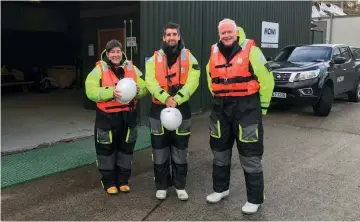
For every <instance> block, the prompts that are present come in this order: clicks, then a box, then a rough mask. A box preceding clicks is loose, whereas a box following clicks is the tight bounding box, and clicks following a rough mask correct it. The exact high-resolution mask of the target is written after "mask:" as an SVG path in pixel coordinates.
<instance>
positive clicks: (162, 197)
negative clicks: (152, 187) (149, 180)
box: [156, 190, 167, 200]
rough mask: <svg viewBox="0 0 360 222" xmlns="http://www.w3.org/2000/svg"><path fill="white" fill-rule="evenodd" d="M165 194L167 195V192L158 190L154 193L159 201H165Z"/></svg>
mask: <svg viewBox="0 0 360 222" xmlns="http://www.w3.org/2000/svg"><path fill="white" fill-rule="evenodd" d="M166 194H167V190H158V191H156V198H157V199H159V200H165V199H166Z"/></svg>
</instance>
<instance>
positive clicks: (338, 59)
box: [334, 56, 346, 64]
mask: <svg viewBox="0 0 360 222" xmlns="http://www.w3.org/2000/svg"><path fill="white" fill-rule="evenodd" d="M345 62H346V58H345V57H341V56H339V57H336V58H335V59H334V63H335V64H343V63H345Z"/></svg>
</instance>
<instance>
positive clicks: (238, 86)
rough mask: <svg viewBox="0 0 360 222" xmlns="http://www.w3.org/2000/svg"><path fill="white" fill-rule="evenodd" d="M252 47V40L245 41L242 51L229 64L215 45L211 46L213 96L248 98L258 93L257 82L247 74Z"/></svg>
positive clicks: (210, 64)
mask: <svg viewBox="0 0 360 222" xmlns="http://www.w3.org/2000/svg"><path fill="white" fill-rule="evenodd" d="M254 45H255V42H254V41H253V40H249V39H247V40H246V42H245V44H244V47H243V48H242V50H241V51H239V52H238V53H237V54H236V55H235V56H234V58H232V59H231V61H230V62H229V63H227V61H226V58H225V57H224V56H223V55H222V54H221V52H220V51H219V48H218V47H217V45H216V44H214V45H212V47H211V56H210V63H209V71H210V75H211V79H212V83H211V88H212V91H213V93H214V96H216V97H223V96H248V95H251V94H254V93H256V92H258V91H259V89H260V86H259V82H258V81H257V80H256V78H255V76H254V75H253V74H252V73H250V72H249V65H250V60H249V56H250V50H251V47H252V46H254Z"/></svg>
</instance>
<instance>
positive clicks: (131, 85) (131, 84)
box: [116, 78, 137, 103]
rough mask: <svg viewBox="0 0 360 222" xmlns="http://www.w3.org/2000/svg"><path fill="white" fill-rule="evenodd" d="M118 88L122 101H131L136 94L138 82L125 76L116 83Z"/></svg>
mask: <svg viewBox="0 0 360 222" xmlns="http://www.w3.org/2000/svg"><path fill="white" fill-rule="evenodd" d="M116 89H117V90H120V92H121V93H120V95H121V99H120V101H119V102H121V103H129V102H130V101H131V100H132V99H134V97H135V96H136V91H137V89H136V83H135V81H134V80H133V79H132V78H123V79H121V80H120V81H119V82H118V83H117V84H116Z"/></svg>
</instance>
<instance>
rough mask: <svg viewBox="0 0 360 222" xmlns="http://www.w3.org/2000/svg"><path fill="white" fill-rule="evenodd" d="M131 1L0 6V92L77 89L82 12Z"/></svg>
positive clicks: (31, 3)
mask: <svg viewBox="0 0 360 222" xmlns="http://www.w3.org/2000/svg"><path fill="white" fill-rule="evenodd" d="M136 3H137V2H112V1H108V2H106V1H102V2H100V1H97V2H67V1H62V2H60V1H59V2H53V1H51V2H50V1H49V2H47V1H28V2H1V5H2V9H1V11H2V12H1V17H2V19H1V23H2V24H1V32H2V38H1V41H2V42H1V43H2V48H1V54H2V60H1V67H2V92H3V93H4V94H7V93H8V92H21V91H30V92H50V91H52V90H54V89H55V88H62V89H69V88H70V89H71V88H76V89H79V88H82V87H83V83H82V81H83V75H84V74H83V71H82V67H83V66H82V62H83V58H82V57H83V56H84V55H83V54H82V51H81V50H82V48H81V47H82V41H83V39H82V31H83V28H82V25H81V24H82V23H81V16H80V14H81V11H86V10H89V9H99V8H111V7H114V6H117V7H119V5H124V6H127V5H133V4H136ZM95 50H96V49H95ZM12 73H16V74H12ZM60 73H61V74H60ZM64 73H67V74H66V75H67V76H66V77H65V74H64ZM70 73H71V74H70ZM58 75H61V77H59V76H58ZM54 76H58V77H56V78H55V80H54Z"/></svg>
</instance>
